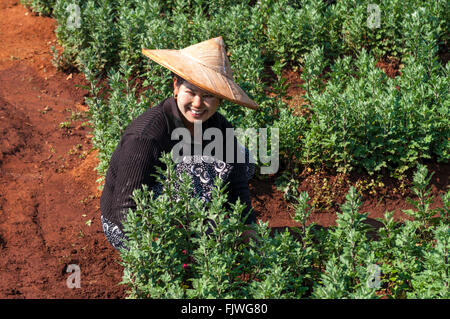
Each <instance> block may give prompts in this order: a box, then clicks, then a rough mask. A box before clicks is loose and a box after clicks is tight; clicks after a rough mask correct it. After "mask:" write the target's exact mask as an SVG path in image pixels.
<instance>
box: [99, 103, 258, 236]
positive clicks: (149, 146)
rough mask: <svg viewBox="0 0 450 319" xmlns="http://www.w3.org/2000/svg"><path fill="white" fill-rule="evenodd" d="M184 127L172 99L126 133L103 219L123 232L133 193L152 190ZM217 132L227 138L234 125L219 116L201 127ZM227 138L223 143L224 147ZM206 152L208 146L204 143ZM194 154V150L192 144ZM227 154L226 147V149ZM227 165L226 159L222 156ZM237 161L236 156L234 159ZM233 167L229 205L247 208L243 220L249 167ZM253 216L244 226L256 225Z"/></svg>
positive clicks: (115, 157) (111, 172) (111, 171)
mask: <svg viewBox="0 0 450 319" xmlns="http://www.w3.org/2000/svg"><path fill="white" fill-rule="evenodd" d="M184 127H185V126H184V123H183V120H182V118H181V114H180V111H179V110H178V107H177V104H176V101H175V99H174V98H173V97H171V98H168V99H166V100H164V101H163V102H162V103H160V104H159V105H157V106H155V107H152V108H149V109H148V110H147V111H145V112H144V113H143V114H141V115H140V116H139V117H137V118H136V119H135V120H133V121H132V122H131V123H130V125H129V126H128V127H127V129H126V130H125V132H124V134H123V136H122V139H121V140H120V142H119V144H118V146H117V148H116V150H115V151H114V153H113V154H112V157H111V161H110V165H109V168H108V171H107V173H106V181H105V186H104V189H103V193H102V196H101V198H100V210H101V214H102V216H103V217H106V218H107V219H108V220H109V221H111V222H113V223H114V224H116V225H117V226H118V227H119V228H120V229H121V230H122V231H123V225H122V222H123V221H125V220H126V214H127V213H128V209H129V208H131V209H134V208H135V207H136V203H135V202H134V200H133V199H132V198H131V195H132V193H133V190H135V189H137V188H140V187H141V186H142V184H146V185H148V186H149V189H152V187H153V186H155V184H156V181H155V178H154V177H153V176H151V175H152V174H155V173H156V170H155V168H156V167H157V166H160V167H163V165H162V163H161V162H160V161H159V158H160V156H161V153H162V152H170V151H171V150H172V148H173V146H174V145H175V144H177V143H178V142H179V141H178V140H171V135H172V131H173V130H174V129H175V128H184ZM210 127H214V128H218V129H220V130H221V131H222V132H223V136H224V137H225V136H226V132H225V130H226V128H231V127H232V126H231V124H230V123H229V122H228V121H227V120H226V119H225V118H224V117H223V115H221V114H220V113H218V112H216V113H214V115H213V116H211V117H210V118H209V119H208V120H207V121H205V122H204V123H203V124H202V130H203V131H205V130H206V129H207V128H210ZM225 139H226V138H224V143H225ZM203 144H204V145H203V148H204V147H205V143H203ZM234 145H235V152H234V154H237V151H236V147H237V140H236V138H234ZM192 150H194V147H193V144H192ZM224 151H225V152H226V147H224ZM223 159H224V161H225V159H226V156H225V155H224V156H223ZM235 159H236V155H235ZM228 164H230V165H231V168H232V170H231V173H230V174H229V176H228V178H227V180H226V181H225V182H229V186H228V195H229V197H228V198H229V202H230V203H235V202H236V200H237V198H238V197H239V198H240V201H241V202H242V203H244V204H245V205H246V209H245V210H244V212H243V216H246V214H247V213H248V212H249V209H250V208H251V201H250V191H249V188H248V179H247V178H246V174H245V169H246V164H245V163H243V164H239V163H236V160H235V161H234V162H233V163H228ZM255 221H256V218H255V215H254V213H253V212H251V214H250V215H249V217H248V218H247V220H246V221H245V223H247V224H249V223H252V222H255Z"/></svg>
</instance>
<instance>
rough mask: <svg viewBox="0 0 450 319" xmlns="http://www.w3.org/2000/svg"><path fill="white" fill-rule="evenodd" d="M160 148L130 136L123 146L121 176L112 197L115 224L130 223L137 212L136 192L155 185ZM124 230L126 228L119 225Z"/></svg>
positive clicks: (119, 168) (118, 170)
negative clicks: (130, 212)
mask: <svg viewBox="0 0 450 319" xmlns="http://www.w3.org/2000/svg"><path fill="white" fill-rule="evenodd" d="M159 154H160V147H159V144H158V143H157V142H156V141H155V140H153V139H148V138H143V137H140V136H136V135H126V136H124V137H123V139H122V141H121V145H120V150H119V154H118V161H117V173H116V174H117V176H116V181H115V187H114V193H113V196H112V199H111V200H112V205H111V210H112V212H111V214H112V215H113V216H114V217H115V218H114V219H115V220H118V221H121V222H123V221H124V220H126V214H127V213H128V209H129V208H131V209H134V208H136V203H135V202H134V200H133V198H132V195H133V191H134V190H135V189H137V188H140V187H141V186H142V184H147V185H148V186H149V188H151V187H152V185H153V184H154V177H153V176H151V174H154V173H155V165H157V163H158V162H159ZM119 226H120V227H121V228H122V225H119Z"/></svg>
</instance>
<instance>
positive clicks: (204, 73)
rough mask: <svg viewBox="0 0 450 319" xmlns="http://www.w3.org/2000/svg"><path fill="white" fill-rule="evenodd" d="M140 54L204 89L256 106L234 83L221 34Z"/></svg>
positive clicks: (249, 105) (241, 103)
mask: <svg viewBox="0 0 450 319" xmlns="http://www.w3.org/2000/svg"><path fill="white" fill-rule="evenodd" d="M142 53H143V54H144V55H146V56H147V57H149V58H150V59H152V60H153V61H155V62H156V63H158V64H161V65H162V66H164V67H166V68H167V69H169V70H170V71H172V72H173V73H176V74H178V75H179V76H181V77H182V78H183V79H185V80H186V81H188V82H190V83H192V84H194V85H195V86H197V87H199V88H201V89H203V90H205V91H208V92H210V93H212V94H214V95H217V96H219V97H221V98H224V99H227V100H229V101H231V102H233V103H236V104H238V105H242V106H246V107H249V108H251V109H257V108H258V104H256V103H255V102H254V101H253V100H251V99H250V98H249V97H248V96H247V94H245V92H244V91H243V90H242V89H241V88H240V87H239V86H238V85H237V84H236V83H234V81H233V75H232V71H231V68H230V62H229V61H228V57H227V54H226V51H225V43H224V41H223V39H222V37H218V38H213V39H209V40H206V41H203V42H200V43H197V44H194V45H191V46H188V47H186V48H184V49H181V50H148V49H142Z"/></svg>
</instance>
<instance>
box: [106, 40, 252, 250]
mask: <svg viewBox="0 0 450 319" xmlns="http://www.w3.org/2000/svg"><path fill="white" fill-rule="evenodd" d="M142 52H143V54H145V55H146V56H148V57H149V58H151V59H152V60H154V61H155V62H157V63H159V64H161V65H162V66H164V67H166V68H168V69H169V70H171V71H172V72H173V73H174V78H173V90H174V91H173V92H174V96H173V97H170V98H167V99H166V100H164V101H163V102H161V103H160V104H159V105H157V106H155V107H152V108H150V109H148V110H147V111H146V112H144V113H143V114H142V115H140V116H139V117H137V118H136V119H135V120H133V121H132V122H131V123H130V125H129V126H128V127H127V129H126V130H125V132H124V134H123V136H122V139H121V141H120V142H119V145H118V146H117V148H116V150H115V151H114V153H113V155H112V157H111V161H110V165H109V168H108V171H107V174H106V181H105V186H104V189H103V193H102V196H101V199H100V210H101V220H102V225H103V231H104V232H105V235H106V238H107V239H108V241H109V242H110V243H111V244H112V245H113V246H114V247H115V248H117V249H120V248H123V247H124V244H123V239H124V238H125V236H124V234H123V226H122V223H123V221H125V220H126V214H127V213H128V209H130V208H131V209H134V208H135V207H136V204H135V202H134V200H133V199H132V197H131V195H132V193H133V190H135V189H136V188H140V187H141V186H142V184H147V185H148V186H149V188H150V189H154V190H155V192H157V191H158V186H159V185H157V184H156V182H155V178H154V177H153V176H152V174H154V173H155V172H156V170H155V168H156V167H157V166H161V163H160V161H159V158H160V156H161V153H162V152H171V150H172V149H173V148H174V146H175V145H179V143H180V141H179V140H178V139H174V138H173V133H174V130H176V129H178V130H179V129H185V130H188V132H189V133H190V135H191V136H193V137H196V136H197V137H198V136H200V137H202V136H203V133H204V132H205V131H206V130H207V129H209V128H215V129H219V130H220V131H221V132H222V133H223V136H226V135H227V133H226V131H227V128H228V129H230V128H232V126H231V125H230V123H229V122H228V121H227V120H226V119H225V118H224V117H223V116H222V115H221V114H220V113H217V112H216V111H217V109H218V108H219V106H220V103H221V101H222V99H227V100H229V101H232V102H234V103H236V104H238V105H241V106H245V107H249V108H252V109H256V108H257V107H258V106H257V104H256V103H255V102H254V101H252V100H251V99H250V98H249V97H248V96H247V95H246V94H245V92H244V91H243V90H242V89H241V88H240V87H239V86H238V85H236V84H235V83H234V81H233V77H232V73H231V69H230V65H229V61H228V58H227V55H226V51H225V44H224V42H223V39H222V37H218V38H214V39H210V40H207V41H204V42H201V43H198V44H195V45H192V46H189V47H187V48H184V49H182V50H147V49H143V50H142ZM200 123H201V128H200V130H201V131H196V129H197V128H198V127H199V126H195V125H194V124H200ZM195 133H200V134H197V135H196V134H195ZM232 138H233V143H232V144H231V145H232V147H233V150H232V151H233V154H234V155H233V157H231V159H232V160H231V161H228V162H224V161H223V160H224V159H227V157H226V156H225V157H224V156H222V158H221V159H218V158H215V157H214V156H212V157H211V156H210V157H208V156H206V157H205V156H202V155H203V153H201V154H199V153H198V150H199V148H198V147H196V146H197V145H195V144H196V143H197V142H199V141H198V140H194V139H192V140H193V142H191V143H188V144H190V145H189V146H190V147H189V148H185V149H184V150H187V149H188V150H189V151H191V152H189V154H181V155H182V158H183V161H181V162H180V163H177V165H176V171H177V174H181V173H182V172H186V173H188V174H189V175H190V176H191V177H192V178H193V182H194V185H193V186H194V191H195V193H196V194H197V195H198V196H200V197H201V198H203V199H204V200H205V201H208V200H210V199H211V197H210V196H211V190H212V187H213V181H214V178H215V177H216V176H219V177H220V178H221V179H222V180H223V181H224V182H225V183H227V182H229V183H230V184H229V186H228V192H229V201H230V202H231V203H234V202H235V201H236V200H237V198H240V200H241V202H242V203H244V204H245V205H246V208H245V210H244V212H243V216H247V213H248V212H249V210H250V209H251V201H250V192H249V188H248V179H249V178H250V177H251V175H252V174H253V171H252V170H254V166H253V165H252V164H249V163H248V152H247V157H246V158H247V161H246V162H245V163H239V161H238V160H236V156H237V152H238V151H242V149H243V148H242V147H241V146H240V145H239V144H238V143H237V140H236V139H235V137H232ZM225 140H226V138H224V141H223V150H224V151H225V153H227V152H228V153H229V152H230V148H229V147H228V145H230V144H226V141H225ZM200 142H201V141H200ZM203 144H204V143H203ZM201 145H202V144H201ZM204 146H205V145H202V147H201V148H200V151H201V152H203V150H204ZM192 150H194V152H192ZM196 150H197V152H196ZM187 159H188V160H187ZM255 221H256V218H255V215H254V213H253V212H251V213H250V215H249V217H248V218H247V220H245V223H246V224H250V223H253V222H255Z"/></svg>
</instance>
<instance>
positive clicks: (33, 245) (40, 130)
mask: <svg viewBox="0 0 450 319" xmlns="http://www.w3.org/2000/svg"><path fill="white" fill-rule="evenodd" d="M0 21H2V23H1V24H0V43H2V50H1V51H0V119H1V126H0V134H1V137H0V298H123V297H124V296H125V287H123V286H120V285H118V283H119V282H120V281H121V276H122V270H123V268H122V267H121V266H120V265H119V264H118V261H119V254H118V252H117V251H115V250H114V249H113V248H112V247H111V246H110V245H109V243H108V242H107V241H106V239H105V236H104V234H103V231H102V228H101V223H100V211H99V196H100V192H99V191H98V190H97V186H98V185H97V184H96V180H97V174H96V172H95V167H96V166H97V163H98V161H97V158H96V152H95V151H91V149H92V145H91V141H90V135H89V128H88V127H85V126H83V125H82V123H83V122H85V121H86V117H85V115H84V113H83V112H84V111H85V110H86V106H85V105H84V104H83V103H84V97H85V95H86V94H87V92H86V91H85V90H83V89H80V88H77V87H75V84H87V83H86V80H85V79H84V76H83V75H82V74H76V73H74V74H64V73H62V72H59V71H57V70H56V69H55V67H54V66H53V65H52V63H51V60H52V54H51V51H50V46H51V45H55V40H56V37H55V34H54V29H55V21H54V20H53V19H51V18H45V17H38V16H35V15H32V14H31V13H30V12H29V11H28V10H27V9H25V8H24V7H23V6H22V5H21V4H19V1H17V0H3V1H2V3H1V4H0ZM290 81H291V83H301V80H299V76H298V75H296V74H290ZM299 89H300V88H299V87H297V88H296V89H295V88H294V89H292V90H291V91H289V94H291V95H294V94H295V93H298V90H299ZM296 90H297V91H296ZM76 112H79V113H80V114H78V117H77V116H73V115H76ZM80 116H81V118H80ZM71 118H72V119H71ZM70 119H71V120H70ZM67 121H69V123H68V126H69V127H61V126H60V123H62V122H67ZM301 169H303V172H302V173H301V174H299V179H300V189H299V190H300V191H308V193H309V195H310V197H311V198H313V199H315V200H316V202H317V203H318V204H319V205H320V206H321V207H322V208H319V209H316V210H315V212H314V213H313V215H312V216H311V221H314V222H316V223H318V224H319V225H322V226H325V227H326V226H329V225H332V224H333V223H334V221H335V212H336V210H338V208H339V207H338V206H337V205H338V204H342V203H343V201H344V197H345V194H346V192H347V191H348V189H349V187H350V185H355V184H356V183H358V181H359V182H361V181H363V180H367V179H368V180H369V181H370V178H368V176H366V175H364V174H356V173H354V174H349V175H346V176H344V175H342V174H336V173H334V172H330V171H327V170H326V169H322V170H321V171H319V172H313V171H309V170H308V169H306V168H301ZM429 169H430V170H432V171H434V172H435V175H434V176H433V179H432V184H431V186H432V195H433V196H435V199H436V200H435V203H434V204H433V205H432V207H439V206H442V202H441V201H440V195H442V194H443V193H444V192H445V190H446V188H447V186H448V179H449V175H450V174H449V172H450V165H448V164H447V165H444V164H435V163H431V164H430V165H429ZM300 171H301V170H300ZM408 180H409V181H410V178H409V179H408ZM325 181H326V182H327V184H326V185H325V186H324V182H325ZM382 181H383V183H384V185H385V186H382V187H378V186H377V187H376V188H375V190H376V191H377V193H376V194H369V191H370V189H369V190H366V191H364V197H363V205H362V211H364V212H370V215H369V217H370V218H371V219H372V221H373V218H376V217H381V216H382V215H383V213H384V212H385V211H386V210H390V211H395V212H396V213H395V216H396V217H397V218H398V219H402V218H405V215H404V214H403V213H402V212H401V210H402V209H407V208H410V207H411V206H410V205H408V204H407V203H405V200H404V198H405V197H406V196H410V197H412V194H411V193H409V188H408V187H409V185H410V182H409V181H407V182H406V185H405V186H406V189H407V191H406V193H405V194H403V195H402V194H399V192H397V193H394V190H393V189H394V187H396V188H398V187H399V182H398V181H395V180H393V179H390V178H387V177H383V179H382ZM250 190H251V193H252V196H253V199H252V204H253V207H254V209H255V210H256V212H257V214H258V216H259V217H260V218H261V219H262V220H264V221H269V223H270V226H272V227H274V228H277V227H284V226H294V224H295V223H294V222H293V221H292V220H291V219H290V217H289V214H290V212H291V209H290V208H289V207H288V205H287V204H286V203H285V202H284V200H283V194H282V193H281V192H279V191H278V190H276V187H275V186H274V185H273V179H272V180H268V181H260V180H256V179H254V180H252V181H251V183H250ZM328 198H331V199H332V202H333V203H335V204H334V205H331V206H330V205H328ZM327 205H328V206H330V207H328V208H327ZM325 208H327V210H326V212H325ZM69 264H77V265H79V267H80V270H81V273H80V274H81V288H79V289H77V288H74V289H70V288H68V287H67V284H66V280H67V278H68V277H69V274H68V273H66V269H67V266H68V265H69Z"/></svg>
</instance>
